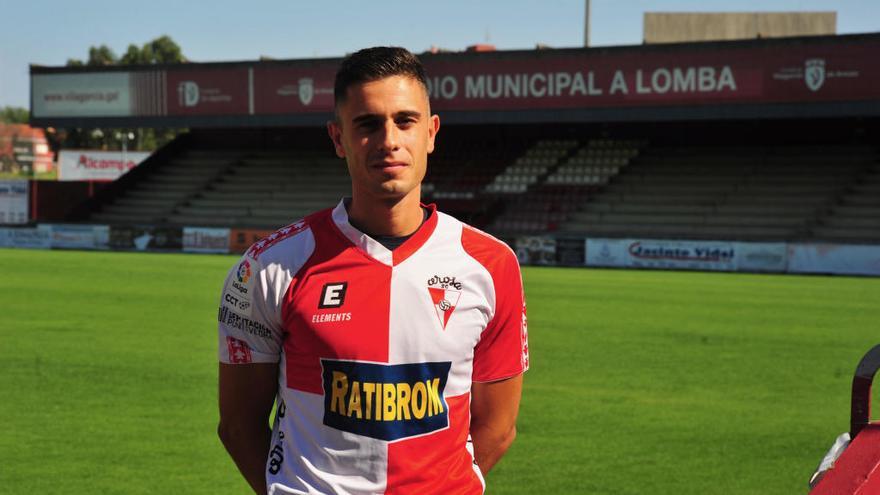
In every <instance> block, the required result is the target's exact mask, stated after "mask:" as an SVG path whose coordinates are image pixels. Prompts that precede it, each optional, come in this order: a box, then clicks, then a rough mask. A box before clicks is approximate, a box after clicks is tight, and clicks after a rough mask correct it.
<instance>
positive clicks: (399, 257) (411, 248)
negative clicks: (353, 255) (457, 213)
mask: <svg viewBox="0 0 880 495" xmlns="http://www.w3.org/2000/svg"><path fill="white" fill-rule="evenodd" d="M422 206H423V207H425V208H427V209H428V211H429V215H428V219H427V220H425V222H424V223H422V226H421V227H419V229H418V230H417V231H415V233H414V234H413V235H412V237H410V238H409V239H407V240H406V242H404V243H403V244H401V245H400V246H399V247H398V248H397V249H395V250H394V251H391V250H389V249H388V248H386V247H385V246H383V245H382V244H380V243H379V242H378V241H376V240H375V239H373V238H372V237H370V236H368V235H367V234H364V233H363V232H361V231H360V230H358V229H356V228H354V227H353V226H352V225H351V223H349V221H348V211H346V209H345V200H344V199H343V200H341V201H340V202H339V204H337V205H336V207H335V208H333V215H332V217H333V223H334V224H336V227H337V228H338V229H339V231H340V232H342V235H344V236H345V237H346V238H347V239H348V240H349V241H351V243H352V244H354V245H355V247H357V248H358V249H360V250H361V251H363V252H364V253H365V254H366V255H367V256H369V257H371V258H373V259H374V260H376V261H378V262H379V263H382V264H385V265H389V266H394V265H399V264H400V263H403V261H404V260H406V259H407V258H409V257H410V256H411V255H412V254H413V253H415V252H416V251H418V249H419V248H420V247H422V245H424V244H425V242H427V241H428V239H429V238H430V237H431V234H432V233H434V229H435V228H436V227H437V206H436V205H434V204H430V205H422Z"/></svg>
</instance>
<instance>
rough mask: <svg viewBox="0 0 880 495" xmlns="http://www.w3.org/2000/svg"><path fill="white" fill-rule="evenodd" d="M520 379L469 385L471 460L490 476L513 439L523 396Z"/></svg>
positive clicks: (514, 378)
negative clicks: (489, 473)
mask: <svg viewBox="0 0 880 495" xmlns="http://www.w3.org/2000/svg"><path fill="white" fill-rule="evenodd" d="M522 380H523V378H522V375H517V376H515V377H512V378H508V379H506V380H500V381H497V382H489V383H479V382H474V383H473V384H472V385H471V439H473V441H474V459H475V460H476V462H477V466H479V467H480V471H482V472H483V474H486V473H488V472H489V470H490V469H492V467H493V466H494V465H495V463H497V462H498V461H499V460H500V459H501V456H503V455H504V453H505V452H506V451H507V449H508V447H510V444H512V443H513V439H514V438H516V416H517V414H518V413H519V400H520V397H521V396H522Z"/></svg>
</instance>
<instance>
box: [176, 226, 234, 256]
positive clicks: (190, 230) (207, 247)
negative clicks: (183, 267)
mask: <svg viewBox="0 0 880 495" xmlns="http://www.w3.org/2000/svg"><path fill="white" fill-rule="evenodd" d="M183 250H184V251H187V252H190V253H228V252H229V229H212V228H203V227H184V228H183Z"/></svg>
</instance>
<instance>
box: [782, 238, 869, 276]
mask: <svg viewBox="0 0 880 495" xmlns="http://www.w3.org/2000/svg"><path fill="white" fill-rule="evenodd" d="M788 256H789V262H788V271H789V272H791V273H834V274H838V275H875V276H877V275H880V246H859V245H840V244H791V245H789V247H788Z"/></svg>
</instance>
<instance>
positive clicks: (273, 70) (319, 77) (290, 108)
mask: <svg viewBox="0 0 880 495" xmlns="http://www.w3.org/2000/svg"><path fill="white" fill-rule="evenodd" d="M337 64H338V62H333V63H330V64H323V65H322V66H312V67H302V68H299V67H276V66H269V67H260V66H257V67H256V68H254V85H255V86H254V107H255V110H256V113H258V114H278V113H304V112H328V111H332V110H333V78H334V76H335V75H336V66H337Z"/></svg>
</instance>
